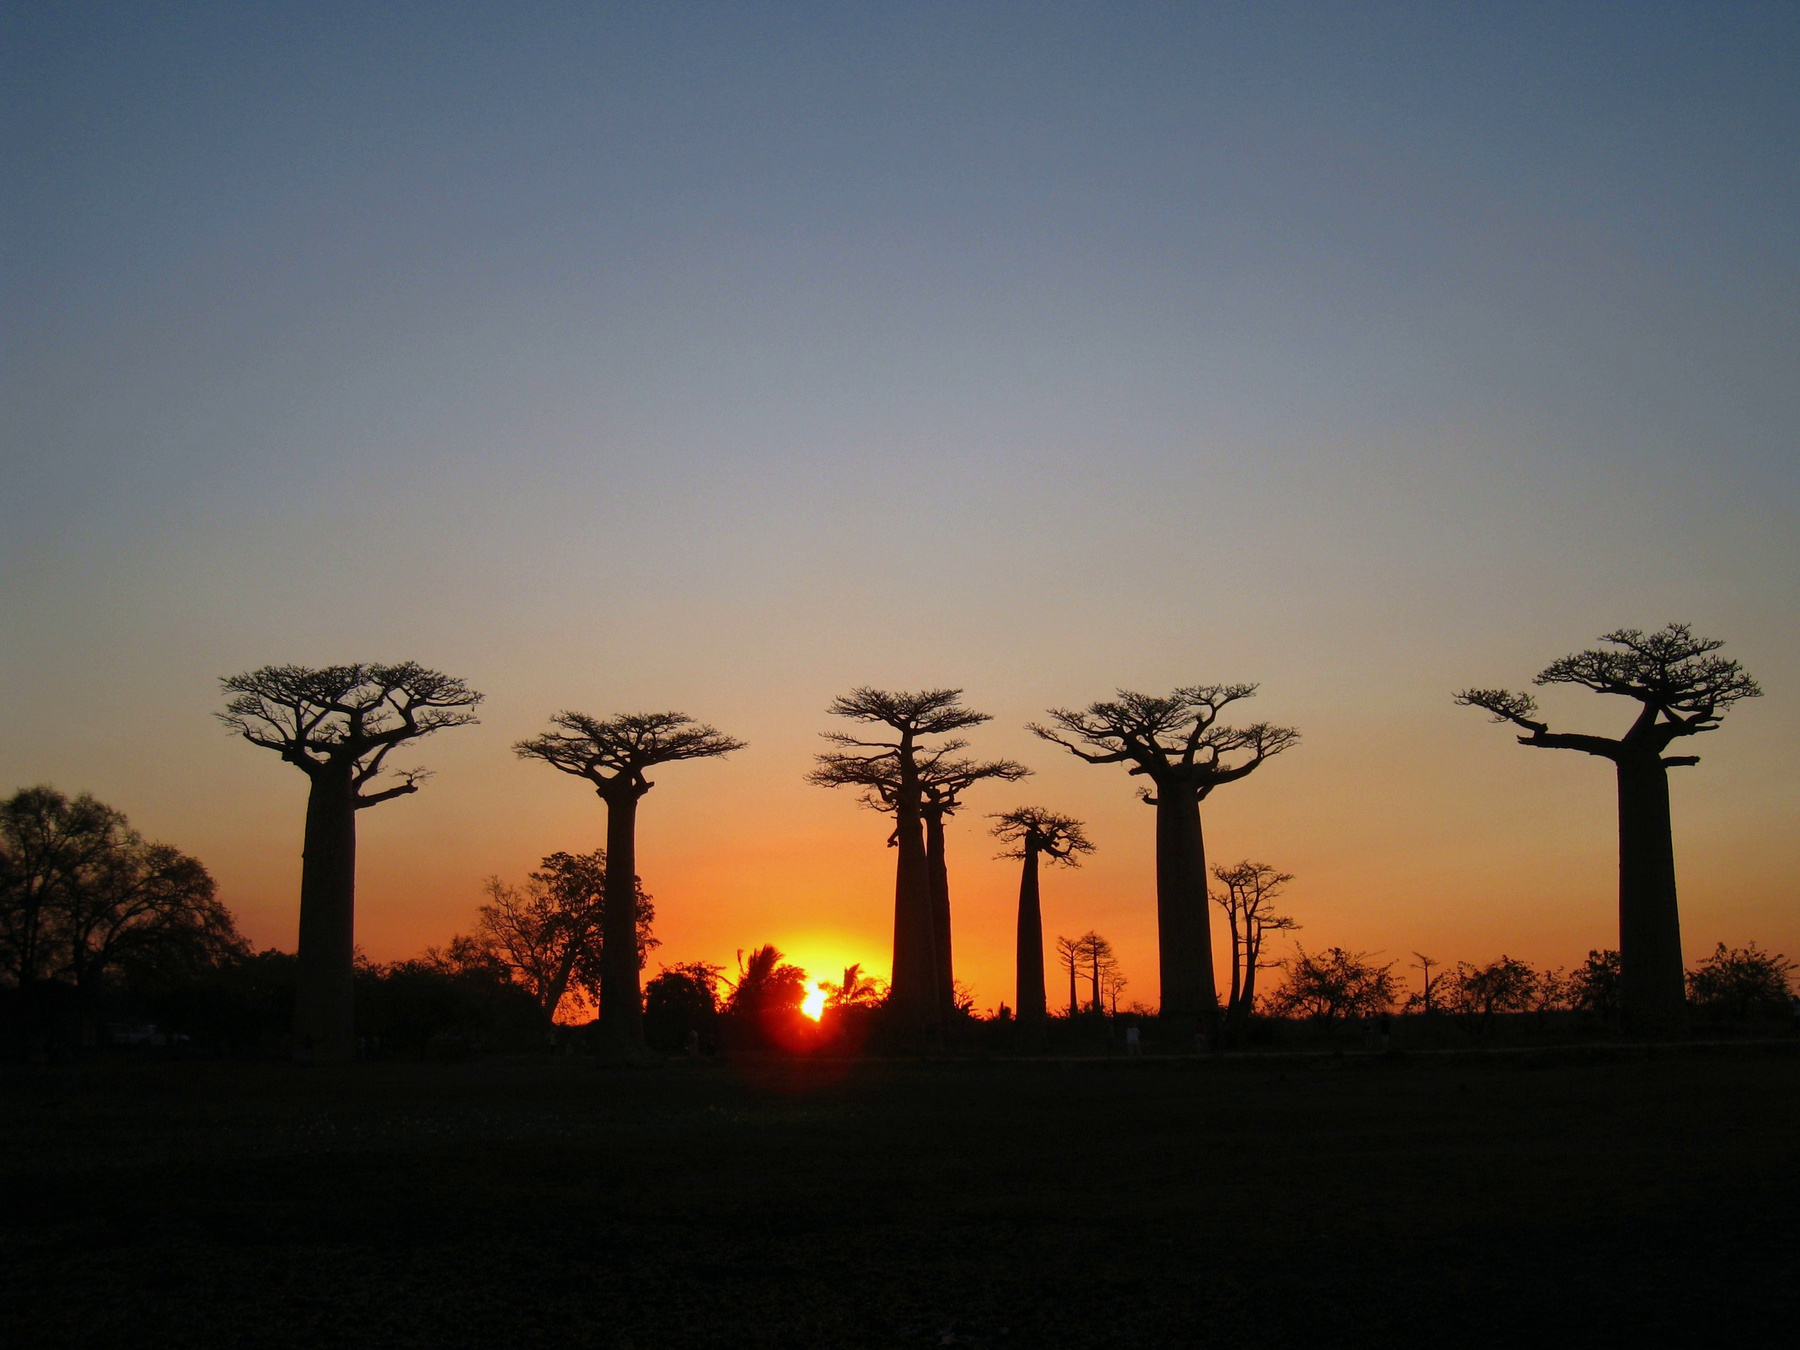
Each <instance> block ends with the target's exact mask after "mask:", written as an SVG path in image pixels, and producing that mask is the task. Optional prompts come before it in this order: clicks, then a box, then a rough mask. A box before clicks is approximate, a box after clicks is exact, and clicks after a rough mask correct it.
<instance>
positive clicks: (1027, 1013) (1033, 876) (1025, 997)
mask: <svg viewBox="0 0 1800 1350" xmlns="http://www.w3.org/2000/svg"><path fill="white" fill-rule="evenodd" d="M988 818H989V819H990V820H992V821H994V822H995V823H994V829H993V833H994V837H995V838H996V839H999V840H1000V841H1001V842H1002V843H1006V844H1011V845H1012V847H1011V848H1009V849H1007V850H1006V851H1005V852H1003V853H1001V854H1000V856H1001V857H1002V858H1019V859H1022V860H1023V862H1024V866H1023V868H1022V869H1021V870H1020V873H1019V940H1018V962H1017V967H1016V969H1017V971H1018V982H1017V985H1016V995H1015V997H1016V999H1017V1002H1018V1010H1019V1011H1018V1017H1019V1026H1020V1027H1021V1028H1023V1029H1024V1030H1025V1031H1027V1032H1028V1033H1036V1032H1040V1031H1042V1030H1043V1027H1044V1019H1045V1018H1046V1017H1047V1016H1048V1015H1049V1008H1048V1006H1047V1001H1046V998H1045V993H1044V913H1043V907H1042V906H1041V905H1040V903H1039V901H1038V860H1039V859H1040V858H1043V859H1048V860H1049V861H1050V862H1051V863H1053V864H1054V863H1062V864H1063V865H1064V866H1067V867H1079V866H1080V865H1081V859H1080V857H1079V855H1080V854H1083V853H1092V852H1093V851H1094V846H1093V845H1092V844H1091V843H1089V842H1088V838H1087V835H1086V834H1084V833H1083V832H1082V825H1081V822H1080V821H1079V820H1076V819H1075V818H1074V817H1073V816H1064V815H1058V814H1057V813H1056V812H1054V811H1046V810H1043V809H1042V808H1040V807H1036V806H1021V807H1019V808H1018V809H1017V810H1013V811H1007V812H1004V813H998V814H995V815H992V816H990V817H988Z"/></svg>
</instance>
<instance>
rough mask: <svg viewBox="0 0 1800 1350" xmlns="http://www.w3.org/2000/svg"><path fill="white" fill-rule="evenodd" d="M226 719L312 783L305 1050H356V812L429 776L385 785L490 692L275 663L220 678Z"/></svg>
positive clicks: (301, 1001)
mask: <svg viewBox="0 0 1800 1350" xmlns="http://www.w3.org/2000/svg"><path fill="white" fill-rule="evenodd" d="M219 683H220V684H221V685H222V686H224V690H225V693H226V694H227V695H228V698H227V700H226V703H225V711H224V712H222V713H220V714H219V715H218V716H219V720H220V721H222V722H223V723H224V724H225V725H226V726H227V727H229V728H230V729H231V730H232V731H234V732H236V733H237V734H238V735H240V736H242V737H243V738H244V739H245V740H247V741H249V742H250V743H251V744H252V745H260V746H262V747H263V748H264V749H265V750H273V751H275V752H276V753H277V754H279V755H280V756H281V757H282V759H284V760H286V761H287V762H288V763H289V764H292V765H293V766H294V767H295V768H297V769H300V770H301V771H302V772H303V773H305V774H306V776H307V778H308V779H309V780H310V782H311V787H310V789H309V791H308V793H307V799H306V837H305V843H304V844H303V846H302V853H301V867H300V957H299V970H298V973H297V982H296V989H295V1003H294V1039H295V1053H296V1054H297V1055H300V1056H302V1057H306V1056H310V1057H311V1058H313V1059H315V1060H321V1061H324V1060H341V1059H349V1058H351V1057H353V1056H354V1054H355V1053H356V1017H355V1007H354V1002H353V994H352V985H353V977H354V973H355V961H356V813H357V812H358V811H366V810H368V808H369V807H371V806H379V805H380V804H381V803H382V802H387V801H392V800H394V798H396V797H405V796H408V795H409V794H411V793H414V792H417V791H418V790H419V784H420V783H421V782H423V781H424V780H425V778H426V777H427V775H426V774H425V773H424V772H423V771H422V770H419V769H406V770H401V771H400V772H399V773H398V775H397V776H398V778H399V781H398V782H397V783H395V784H394V785H393V786H392V787H386V788H376V787H375V786H374V785H375V782H376V780H377V779H378V778H379V777H380V775H381V774H382V772H383V770H384V769H385V768H386V767H387V759H388V756H389V755H390V754H391V753H392V752H393V751H394V749H395V748H396V747H397V746H401V745H405V744H408V743H409V742H412V741H416V740H419V739H421V738H422V737H425V736H429V735H431V734H433V733H434V732H439V731H444V730H447V729H448V728H451V727H463V726H468V725H470V724H471V723H473V722H474V721H475V720H476V719H475V715H474V714H473V713H472V712H470V711H469V709H470V708H473V707H474V706H475V705H476V704H478V703H480V702H481V698H482V696H481V695H480V694H478V693H476V692H475V691H474V690H473V689H471V688H469V686H468V685H467V684H465V683H464V682H463V681H462V680H459V679H457V678H455V677H454V676H450V675H445V674H443V673H441V672H439V671H435V670H427V669H426V668H425V667H424V666H421V665H419V664H417V663H416V662H413V661H403V662H401V663H399V664H398V665H374V664H370V665H347V666H324V667H321V668H318V669H313V668H311V667H307V666H264V667H262V669H260V670H253V671H250V672H249V673H247V674H244V675H232V676H228V677H226V678H224V679H222V680H220V681H219Z"/></svg>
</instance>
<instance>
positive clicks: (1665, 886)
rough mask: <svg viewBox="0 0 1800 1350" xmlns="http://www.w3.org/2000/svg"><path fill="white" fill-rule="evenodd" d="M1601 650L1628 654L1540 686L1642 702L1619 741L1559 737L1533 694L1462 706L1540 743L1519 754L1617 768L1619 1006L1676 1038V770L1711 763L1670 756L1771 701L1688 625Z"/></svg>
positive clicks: (1541, 680)
mask: <svg viewBox="0 0 1800 1350" xmlns="http://www.w3.org/2000/svg"><path fill="white" fill-rule="evenodd" d="M1600 640H1601V641H1602V642H1605V643H1610V644H1611V645H1612V646H1613V647H1615V648H1619V649H1620V650H1616V651H1608V650H1602V649H1593V650H1589V651H1583V652H1576V653H1574V654H1573V655H1571V656H1565V657H1563V658H1562V659H1561V660H1558V661H1553V662H1551V663H1550V664H1549V665H1548V666H1546V667H1545V668H1544V669H1543V670H1542V671H1541V672H1539V674H1538V675H1537V677H1536V678H1535V679H1534V680H1533V681H1532V682H1533V683H1534V684H1538V685H1551V684H1574V685H1580V686H1581V687H1582V688H1584V689H1592V690H1593V691H1595V692H1596V693H1601V694H1617V695H1619V696H1620V697H1623V698H1628V699H1631V700H1633V701H1634V702H1636V703H1637V704H1638V705H1639V711H1638V714H1637V717H1636V718H1635V719H1634V720H1633V722H1632V724H1631V727H1630V729H1629V730H1628V731H1627V732H1626V733H1625V734H1624V735H1623V736H1621V737H1619V738H1618V739H1616V740H1614V739H1611V738H1609V737H1605V736H1589V735H1577V734H1571V733H1567V732H1553V731H1551V730H1550V728H1549V726H1548V725H1547V724H1546V723H1543V722H1540V721H1538V720H1536V718H1535V714H1536V712H1537V700H1536V699H1534V698H1533V697H1532V696H1531V695H1530V694H1520V693H1514V692H1512V691H1511V690H1507V689H1465V690H1464V691H1463V692H1462V693H1460V694H1458V695H1457V696H1456V701H1457V702H1458V703H1460V704H1463V705H1465V706H1468V707H1475V708H1481V709H1484V710H1485V711H1487V712H1489V713H1491V714H1492V715H1493V719H1494V721H1496V722H1510V723H1512V724H1513V725H1515V726H1519V727H1523V728H1524V729H1525V730H1526V731H1527V732H1528V733H1529V734H1528V735H1524V736H1521V737H1519V744H1520V745H1530V746H1536V747H1539V748H1544V749H1555V750H1580V751H1582V752H1583V753H1584V754H1589V755H1597V756H1599V757H1600V758H1602V759H1606V760H1610V761H1611V762H1612V764H1613V767H1614V769H1615V771H1616V774H1617V777H1618V791H1619V955H1620V961H1621V966H1620V990H1619V992H1620V1007H1621V1010H1622V1011H1623V1014H1624V1017H1625V1020H1626V1022H1627V1023H1628V1024H1629V1025H1632V1026H1635V1027H1638V1028H1641V1029H1649V1030H1668V1029H1672V1028H1674V1027H1676V1026H1678V1025H1679V1024H1680V1022H1681V1018H1682V1014H1683V1011H1684V1008H1685V1003H1684V999H1683V970H1682V960H1681V914H1680V908H1679V906H1678V904H1677V901H1676V893H1675V849H1674V844H1673V842H1672V839H1671V837H1670V828H1669V770H1670V769H1671V768H1674V767H1677V766H1680V765H1689V764H1698V763H1699V762H1700V760H1699V757H1698V756H1697V755H1665V754H1664V751H1666V750H1667V749H1668V748H1669V746H1670V745H1671V744H1673V743H1674V742H1675V741H1677V740H1679V739H1681V738H1682V737H1686V736H1697V735H1699V734H1700V733H1701V732H1703V731H1713V730H1716V729H1717V728H1718V725H1719V719H1720V718H1721V717H1722V716H1724V714H1725V712H1726V710H1727V709H1729V708H1730V707H1731V706H1732V705H1733V704H1735V703H1737V702H1739V701H1740V700H1742V699H1746V698H1756V697H1758V696H1760V695H1761V693H1762V690H1761V689H1759V688H1758V687H1757V684H1756V681H1754V680H1752V679H1751V678H1750V676H1749V675H1748V674H1746V673H1745V672H1744V669H1743V667H1742V666H1740V665H1739V664H1738V663H1737V662H1736V661H1733V660H1730V659H1728V658H1726V657H1723V656H1716V655H1714V653H1715V652H1717V651H1718V650H1719V649H1720V648H1721V647H1723V646H1724V645H1725V644H1724V643H1723V642H1719V641H1716V640H1714V639H1711V638H1697V637H1695V636H1694V635H1693V632H1692V631H1691V630H1690V629H1689V627H1688V626H1687V625H1686V624H1682V623H1672V624H1670V625H1669V626H1668V627H1666V628H1664V629H1663V630H1662V631H1661V632H1657V633H1648V634H1646V633H1644V632H1643V631H1642V630H1641V629H1637V628H1621V629H1619V630H1618V631H1616V632H1612V633H1608V634H1606V636H1604V637H1603V638H1601V639H1600Z"/></svg>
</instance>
